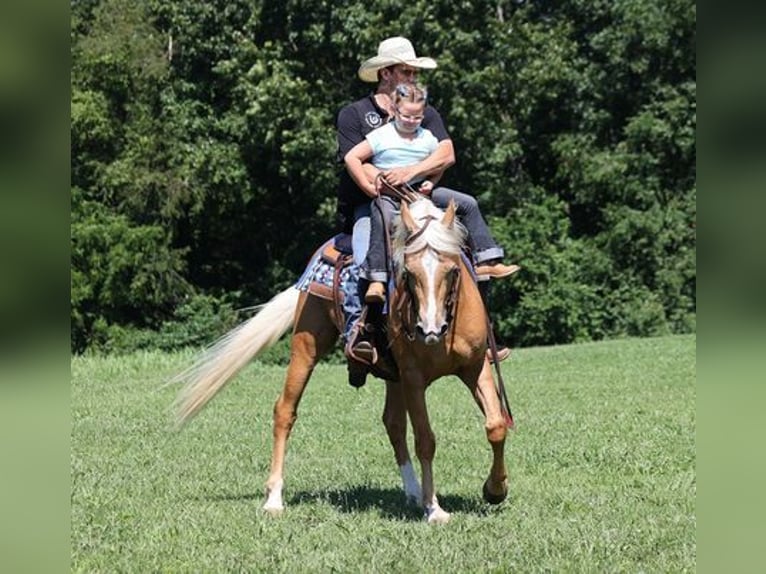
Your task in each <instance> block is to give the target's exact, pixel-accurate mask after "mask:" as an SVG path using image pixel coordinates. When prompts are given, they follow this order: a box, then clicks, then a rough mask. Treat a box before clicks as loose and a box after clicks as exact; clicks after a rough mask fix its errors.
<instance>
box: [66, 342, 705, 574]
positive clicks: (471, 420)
mask: <svg viewBox="0 0 766 574" xmlns="http://www.w3.org/2000/svg"><path fill="white" fill-rule="evenodd" d="M695 357H696V339H695V337H693V336H677V337H665V338H655V339H638V340H635V339H634V340H624V341H611V342H603V343H593V344H583V345H572V346H562V347H546V348H533V349H522V350H519V351H516V352H515V353H514V355H513V356H512V357H511V359H509V360H508V361H506V362H505V363H503V373H504V378H505V379H506V384H507V386H508V389H509V398H510V401H511V406H512V408H513V411H514V417H515V419H516V424H517V429H516V430H515V431H513V432H512V433H510V435H509V436H510V438H509V441H508V444H507V447H506V460H507V462H508V466H509V471H510V486H511V492H510V496H509V498H508V500H506V501H505V502H504V503H503V504H501V505H499V506H497V507H491V506H489V505H487V504H486V503H484V502H483V500H482V498H481V486H482V483H483V481H484V479H485V477H486V475H487V472H488V471H489V464H490V459H491V456H490V449H489V445H488V443H487V442H486V439H485V437H484V431H483V427H482V418H481V415H480V413H479V412H478V410H477V409H476V407H475V405H474V403H473V402H472V401H471V399H470V397H469V396H468V393H467V391H466V389H465V388H464V387H463V386H462V385H461V383H459V381H458V380H457V379H454V378H447V379H443V380H441V381H438V382H437V383H435V384H434V385H433V386H432V387H431V389H430V390H429V393H428V399H429V408H430V414H431V417H432V422H433V426H434V431H435V432H436V438H437V454H436V461H435V477H436V487H437V492H438V493H439V498H440V501H441V503H442V506H443V507H444V508H445V510H447V511H449V512H452V513H453V514H452V521H451V522H450V524H448V525H445V526H428V525H427V524H425V523H424V522H423V521H422V519H421V516H420V513H419V512H418V511H416V510H415V509H412V508H408V507H406V506H404V504H403V495H402V494H401V489H400V480H399V475H398V471H397V469H396V466H395V463H394V460H393V454H392V452H391V449H390V446H389V444H388V441H387V438H386V435H385V431H384V429H383V426H382V423H381V422H380V415H381V410H382V398H383V385H382V383H381V382H380V381H378V380H377V379H370V380H369V381H368V383H367V385H366V386H365V387H363V388H362V389H360V390H358V391H357V390H355V389H353V388H351V387H350V386H348V384H347V383H346V377H345V369H344V367H341V366H335V365H320V367H319V368H318V369H317V371H316V372H315V374H314V377H313V378H312V380H311V383H310V385H309V387H308V389H307V391H306V394H305V395H304V398H303V402H302V404H301V411H300V417H299V419H298V422H297V424H296V428H295V430H294V432H293V436H292V439H291V442H290V443H289V445H288V456H287V464H286V484H285V502H286V504H287V509H286V511H285V513H284V514H283V516H281V517H279V518H272V517H269V516H267V515H265V514H264V513H262V512H261V510H260V506H261V504H262V503H263V484H264V482H265V480H266V477H267V473H268V467H269V458H270V453H271V409H272V406H273V402H274V400H275V399H276V396H277V394H278V393H279V390H280V388H281V385H282V377H283V374H284V369H283V368H281V367H277V366H266V365H262V364H259V363H257V362H256V363H253V364H252V365H250V366H249V367H247V369H246V370H244V371H243V372H242V373H241V374H240V375H239V376H238V377H237V378H236V379H235V380H234V381H232V382H231V383H230V384H229V386H227V387H226V388H225V389H224V390H223V391H222V392H221V393H220V394H219V396H217V397H216V399H215V400H214V401H213V402H212V403H211V404H210V405H209V406H208V408H207V409H206V410H205V411H203V412H202V413H201V414H200V415H199V416H198V417H197V418H196V419H194V420H193V421H192V422H191V423H190V425H189V426H187V427H186V428H185V429H183V430H182V431H181V432H179V433H175V432H172V431H171V430H170V429H169V420H170V419H169V406H170V404H171V402H172V400H173V397H174V396H175V392H176V390H177V389H176V388H173V387H163V386H162V382H163V381H164V380H165V379H166V378H167V377H168V376H169V375H171V374H174V373H175V372H177V371H178V370H179V369H181V368H183V367H185V366H187V365H188V364H189V361H190V360H191V358H192V357H191V355H181V354H176V355H164V354H160V353H157V354H140V355H133V356H129V357H120V358H116V357H115V358H88V357H85V358H75V359H73V360H72V424H73V426H72V437H71V445H72V451H71V467H72V469H71V470H72V499H71V512H72V522H71V528H72V563H71V564H72V570H73V571H76V572H232V571H236V572H317V573H319V572H321V573H326V572H364V573H373V572H386V573H392V572H403V573H409V572H434V573H436V572H439V573H444V572H456V573H457V572H459V573H469V572H470V573H472V572H639V571H643V572H692V571H694V570H695V569H696V516H695V496H696V470H695V459H696V449H695V399H696V388H695V381H696V366H695V365H696V358H695ZM416 467H417V465H416Z"/></svg>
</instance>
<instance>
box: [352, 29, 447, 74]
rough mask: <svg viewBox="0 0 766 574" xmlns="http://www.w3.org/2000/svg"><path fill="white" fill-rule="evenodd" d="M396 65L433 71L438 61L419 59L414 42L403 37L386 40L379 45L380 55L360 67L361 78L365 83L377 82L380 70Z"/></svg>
mask: <svg viewBox="0 0 766 574" xmlns="http://www.w3.org/2000/svg"><path fill="white" fill-rule="evenodd" d="M395 64H405V65H407V66H412V67H413V68H422V69H425V70H433V69H434V68H435V67H436V60H433V59H431V58H425V57H422V58H418V57H417V56H416V55H415V48H413V47H412V42H410V41H409V40H408V39H407V38H402V37H401V36H396V37H394V38H386V39H385V40H383V41H382V42H381V43H380V44H378V55H377V56H374V57H372V58H370V59H369V60H365V61H364V62H362V65H361V66H359V78H360V79H361V80H362V81H364V82H377V81H378V70H380V69H382V68H387V67H388V66H393V65H395Z"/></svg>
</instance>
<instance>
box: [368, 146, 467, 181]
mask: <svg viewBox="0 0 766 574" xmlns="http://www.w3.org/2000/svg"><path fill="white" fill-rule="evenodd" d="M454 164H455V148H454V146H453V145H452V140H451V139H445V140H442V141H440V142H439V145H438V147H437V148H436V151H434V153H432V154H431V155H429V156H428V157H427V158H426V159H424V160H423V161H421V162H420V163H416V164H415V165H410V166H407V167H397V168H393V169H389V170H386V171H384V172H383V176H384V177H385V178H386V181H388V183H390V184H391V185H403V184H405V183H407V182H408V181H410V180H412V179H415V178H422V177H428V176H436V181H438V179H439V178H440V177H441V175H442V173H444V171H445V170H446V169H447V168H449V167H451V166H453V165H454Z"/></svg>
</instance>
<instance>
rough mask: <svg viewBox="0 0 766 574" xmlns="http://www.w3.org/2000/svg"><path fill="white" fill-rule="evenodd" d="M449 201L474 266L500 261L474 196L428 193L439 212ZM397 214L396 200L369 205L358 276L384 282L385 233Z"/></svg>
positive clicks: (449, 191)
mask: <svg viewBox="0 0 766 574" xmlns="http://www.w3.org/2000/svg"><path fill="white" fill-rule="evenodd" d="M451 199H454V200H455V204H456V206H457V216H458V218H459V219H460V221H461V223H462V224H463V225H464V226H465V228H466V230H467V231H468V245H469V247H470V248H471V253H472V254H473V259H474V263H484V262H485V261H490V260H492V259H502V258H503V255H504V254H505V253H504V252H503V249H502V247H500V246H499V245H498V244H497V243H496V242H495V240H494V239H493V238H492V234H491V232H490V231H489V227H488V226H487V223H486V222H485V221H484V217H483V216H482V214H481V211H480V210H479V204H478V203H477V202H476V199H475V198H474V197H472V196H470V195H467V194H465V193H461V192H459V191H455V190H454V189H449V188H447V187H437V188H435V189H434V190H433V191H432V192H431V201H433V203H434V205H436V206H437V207H440V208H442V209H446V207H447V206H448V205H449V202H450V200H451ZM398 212H399V201H398V200H397V199H394V198H392V197H389V196H381V197H380V198H379V199H378V200H377V201H376V202H375V205H373V206H372V213H371V217H370V241H369V250H368V251H367V261H366V265H365V268H363V269H362V276H363V277H366V278H367V279H369V280H370V281H383V282H385V281H387V280H388V268H387V259H386V234H385V230H386V229H391V221H393V218H394V216H395V215H396V214H397V213H398ZM384 226H385V227H384Z"/></svg>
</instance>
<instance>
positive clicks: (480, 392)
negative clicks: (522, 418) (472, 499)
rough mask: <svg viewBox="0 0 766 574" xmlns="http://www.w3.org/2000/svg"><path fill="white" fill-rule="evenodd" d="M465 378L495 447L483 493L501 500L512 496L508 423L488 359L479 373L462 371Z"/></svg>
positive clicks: (492, 501)
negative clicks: (508, 467) (507, 435)
mask: <svg viewBox="0 0 766 574" xmlns="http://www.w3.org/2000/svg"><path fill="white" fill-rule="evenodd" d="M461 379H462V380H463V382H464V383H465V384H466V386H467V387H468V388H469V389H470V390H471V394H472V395H473V397H474V400H475V401H476V403H477V404H478V405H479V408H480V409H481V411H482V413H484V429H485V431H486V433H487V440H488V441H489V444H490V446H491V447H492V467H491V468H490V470H489V476H488V477H487V480H486V481H485V482H484V487H483V489H482V494H483V495H484V500H486V501H487V502H489V503H490V504H500V503H501V502H502V501H503V500H505V498H506V497H507V496H508V472H507V471H506V468H505V437H506V433H507V427H506V423H505V419H504V418H503V414H502V411H501V407H500V399H499V397H498V396H497V389H496V388H495V380H494V378H493V377H492V367H490V365H489V361H487V360H485V361H484V363H483V366H482V369H481V372H480V374H479V375H478V377H477V376H476V375H470V374H469V375H465V376H464V375H461Z"/></svg>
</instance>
